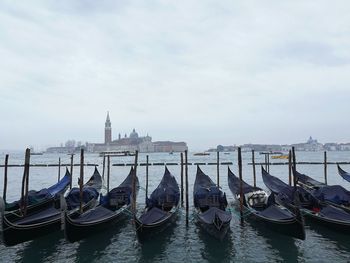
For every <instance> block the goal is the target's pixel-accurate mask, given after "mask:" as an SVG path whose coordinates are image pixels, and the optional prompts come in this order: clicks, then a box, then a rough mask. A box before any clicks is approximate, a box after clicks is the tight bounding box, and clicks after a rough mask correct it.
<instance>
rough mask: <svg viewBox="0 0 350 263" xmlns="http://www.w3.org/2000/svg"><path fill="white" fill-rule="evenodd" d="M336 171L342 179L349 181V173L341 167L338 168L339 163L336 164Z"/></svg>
mask: <svg viewBox="0 0 350 263" xmlns="http://www.w3.org/2000/svg"><path fill="white" fill-rule="evenodd" d="M338 173H339V175H340V176H341V177H343V179H344V180H346V181H348V182H349V183H350V173H347V172H346V171H344V170H343V169H342V168H340V166H339V164H338Z"/></svg>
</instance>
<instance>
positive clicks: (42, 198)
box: [0, 169, 72, 214]
mask: <svg viewBox="0 0 350 263" xmlns="http://www.w3.org/2000/svg"><path fill="white" fill-rule="evenodd" d="M71 180H72V176H71V174H70V173H69V171H68V169H66V174H65V175H64V176H63V177H62V179H61V180H60V181H58V182H57V183H56V184H54V185H52V186H50V187H49V188H43V189H41V190H40V191H35V190H30V191H28V202H27V214H30V213H32V212H35V211H38V210H41V209H43V208H45V207H48V206H50V205H52V203H53V202H55V201H57V200H58V199H59V196H60V195H61V194H63V193H64V192H66V190H67V189H68V187H69V185H70V182H71ZM0 198H1V197H0ZM3 202H4V205H5V213H7V212H10V213H9V214H13V213H14V214H20V213H21V212H20V210H19V209H20V205H21V200H17V201H14V202H11V203H7V202H6V201H5V200H4V201H3Z"/></svg>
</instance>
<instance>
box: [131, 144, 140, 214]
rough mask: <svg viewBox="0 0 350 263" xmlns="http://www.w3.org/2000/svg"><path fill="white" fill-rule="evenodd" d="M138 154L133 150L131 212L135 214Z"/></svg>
mask: <svg viewBox="0 0 350 263" xmlns="http://www.w3.org/2000/svg"><path fill="white" fill-rule="evenodd" d="M138 156H139V151H136V152H135V163H134V174H133V177H132V203H131V212H132V214H133V215H136V175H137V158H138Z"/></svg>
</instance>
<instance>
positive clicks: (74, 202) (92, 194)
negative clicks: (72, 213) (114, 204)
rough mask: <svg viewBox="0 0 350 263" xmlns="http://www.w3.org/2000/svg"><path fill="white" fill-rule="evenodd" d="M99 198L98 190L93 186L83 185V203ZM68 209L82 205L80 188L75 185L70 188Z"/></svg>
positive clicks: (67, 200) (67, 198)
mask: <svg viewBox="0 0 350 263" xmlns="http://www.w3.org/2000/svg"><path fill="white" fill-rule="evenodd" d="M97 198H98V192H97V190H96V189H95V188H93V187H83V203H85V204H86V203H88V202H89V201H90V200H92V199H97ZM66 202H67V208H68V210H71V209H74V208H77V207H79V206H80V189H79V188H77V187H74V188H72V189H71V190H70V192H69V194H68V195H67V197H66Z"/></svg>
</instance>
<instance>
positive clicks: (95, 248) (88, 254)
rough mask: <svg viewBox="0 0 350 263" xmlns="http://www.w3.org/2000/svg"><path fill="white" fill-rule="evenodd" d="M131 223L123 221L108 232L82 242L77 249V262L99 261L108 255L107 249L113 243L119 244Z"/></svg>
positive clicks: (97, 234)
mask: <svg viewBox="0 0 350 263" xmlns="http://www.w3.org/2000/svg"><path fill="white" fill-rule="evenodd" d="M129 222H130V221H129V220H122V221H120V222H118V223H117V224H115V225H114V226H113V227H111V228H110V229H108V230H106V231H102V232H100V233H96V234H94V235H92V236H89V237H87V238H85V239H83V240H81V241H80V242H79V246H78V248H77V254H76V262H91V261H93V260H99V259H100V258H101V257H102V256H104V255H105V254H107V253H108V249H107V247H108V246H109V245H111V244H112V243H116V242H118V237H119V234H120V233H121V232H122V230H123V229H125V227H126V226H127V224H128V223H129Z"/></svg>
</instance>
